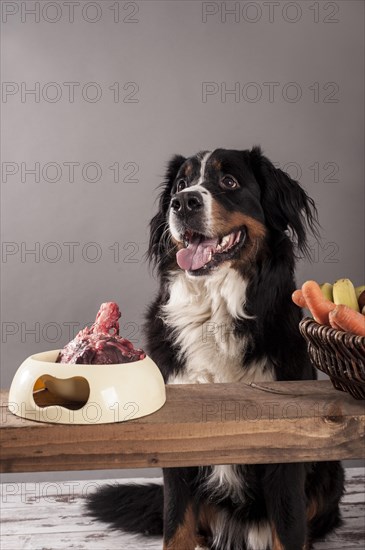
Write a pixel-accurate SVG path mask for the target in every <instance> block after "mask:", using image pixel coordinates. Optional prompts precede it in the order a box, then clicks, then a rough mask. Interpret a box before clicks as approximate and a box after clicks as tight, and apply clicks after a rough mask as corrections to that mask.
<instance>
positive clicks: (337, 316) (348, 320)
mask: <svg viewBox="0 0 365 550" xmlns="http://www.w3.org/2000/svg"><path fill="white" fill-rule="evenodd" d="M331 318H332V320H333V322H334V323H335V324H336V325H338V326H339V327H341V328H340V330H344V331H345V332H352V333H353V334H356V335H357V336H365V316H364V315H362V313H359V312H358V311H355V310H354V309H351V308H350V307H348V306H344V305H342V304H341V305H338V306H336V308H335V309H334V310H333V311H332V313H331Z"/></svg>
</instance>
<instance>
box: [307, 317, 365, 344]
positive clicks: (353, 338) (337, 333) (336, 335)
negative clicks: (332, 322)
mask: <svg viewBox="0 0 365 550" xmlns="http://www.w3.org/2000/svg"><path fill="white" fill-rule="evenodd" d="M299 326H300V328H301V330H302V331H304V332H307V331H308V328H309V327H312V329H314V330H316V332H320V333H321V336H322V335H323V336H326V337H330V338H332V337H333V339H336V340H339V339H340V340H343V339H344V338H346V340H347V341H348V342H351V344H355V345H356V344H357V345H362V346H365V336H359V335H357V334H352V333H351V332H345V331H343V330H338V329H336V328H333V327H330V326H328V325H321V324H320V323H317V321H315V320H314V319H313V318H312V317H304V318H303V319H301V321H300V323H299Z"/></svg>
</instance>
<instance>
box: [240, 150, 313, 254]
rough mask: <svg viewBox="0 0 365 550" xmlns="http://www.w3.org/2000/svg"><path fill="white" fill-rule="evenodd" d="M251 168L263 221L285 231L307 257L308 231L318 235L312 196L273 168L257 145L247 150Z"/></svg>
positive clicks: (280, 171) (287, 176) (275, 228)
mask: <svg viewBox="0 0 365 550" xmlns="http://www.w3.org/2000/svg"><path fill="white" fill-rule="evenodd" d="M250 161H251V167H252V170H253V172H254V174H255V178H256V180H257V181H258V183H259V185H260V188H261V204H262V207H263V210H264V214H265V219H266V224H267V225H268V226H269V227H271V228H273V229H274V230H277V231H281V232H283V231H285V230H289V231H290V232H291V235H292V239H293V241H294V243H295V245H296V246H297V248H298V250H299V251H300V252H301V253H302V254H303V255H304V256H306V257H308V258H309V257H310V254H309V246H308V241H307V232H308V231H309V232H310V233H312V235H313V236H314V237H315V238H319V232H318V228H319V224H318V215H317V209H316V206H315V204H314V201H313V199H311V197H309V196H308V195H307V193H306V192H305V191H304V189H303V188H302V187H301V186H300V185H299V183H298V182H297V181H295V180H293V179H292V178H291V177H290V176H289V175H288V174H287V173H286V172H283V171H282V170H280V169H279V168H275V166H274V165H273V164H272V162H271V161H270V160H269V159H268V158H266V157H265V156H264V155H263V154H262V152H261V149H260V147H253V149H252V151H251V152H250Z"/></svg>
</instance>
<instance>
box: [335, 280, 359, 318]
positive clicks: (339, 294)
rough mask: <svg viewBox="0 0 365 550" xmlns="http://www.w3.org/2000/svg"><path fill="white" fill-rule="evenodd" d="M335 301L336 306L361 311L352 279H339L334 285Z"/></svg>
mask: <svg viewBox="0 0 365 550" xmlns="http://www.w3.org/2000/svg"><path fill="white" fill-rule="evenodd" d="M333 301H334V303H335V304H336V305H339V304H343V305H345V306H348V307H350V308H352V309H354V310H355V311H360V308H359V304H358V301H357V298H356V292H355V287H354V285H353V284H352V282H351V281H350V279H338V281H336V282H335V283H334V285H333Z"/></svg>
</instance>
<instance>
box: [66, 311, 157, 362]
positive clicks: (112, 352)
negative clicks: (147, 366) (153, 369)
mask: <svg viewBox="0 0 365 550" xmlns="http://www.w3.org/2000/svg"><path fill="white" fill-rule="evenodd" d="M119 317H120V311H119V307H118V305H117V304H115V303H114V302H105V303H104V304H101V306H100V309H99V312H98V314H97V316H96V319H95V323H94V324H93V325H92V326H91V327H90V328H89V327H86V328H84V329H82V330H80V332H79V333H78V334H77V335H76V337H75V338H74V339H73V340H71V342H69V343H68V344H67V345H66V346H65V347H64V348H63V349H62V350H61V351H60V353H59V354H58V357H57V360H56V363H74V364H82V365H111V364H115V363H131V362H132V361H139V360H140V359H144V358H145V357H146V354H145V353H144V351H142V350H141V349H135V348H134V347H133V344H132V343H131V342H130V341H129V340H127V339H126V338H122V337H121V336H119V322H118V319H119Z"/></svg>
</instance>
